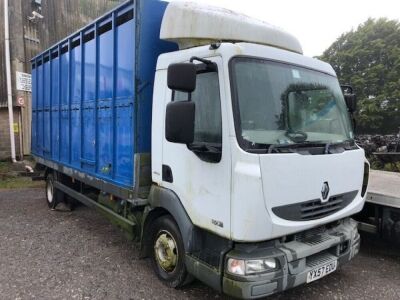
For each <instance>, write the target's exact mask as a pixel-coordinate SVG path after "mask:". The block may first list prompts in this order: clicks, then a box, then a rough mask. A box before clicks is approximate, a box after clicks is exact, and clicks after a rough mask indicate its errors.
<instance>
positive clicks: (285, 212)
mask: <svg viewBox="0 0 400 300" xmlns="http://www.w3.org/2000/svg"><path fill="white" fill-rule="evenodd" d="M357 193H358V191H352V192H349V193H344V194H340V195H335V196H332V197H330V198H329V200H328V201H327V202H325V203H323V202H322V201H321V200H320V199H315V200H310V201H306V202H302V203H295V204H290V205H284V206H278V207H274V208H272V211H273V212H274V213H275V214H276V215H277V216H278V217H280V218H282V219H285V220H289V221H310V220H317V219H321V218H324V217H327V216H329V215H332V214H334V213H336V212H338V211H339V210H342V209H343V208H345V207H346V206H348V205H349V204H350V203H351V202H352V201H353V200H354V198H355V197H356V196H357Z"/></svg>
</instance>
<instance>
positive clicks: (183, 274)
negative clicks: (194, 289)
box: [149, 215, 190, 288]
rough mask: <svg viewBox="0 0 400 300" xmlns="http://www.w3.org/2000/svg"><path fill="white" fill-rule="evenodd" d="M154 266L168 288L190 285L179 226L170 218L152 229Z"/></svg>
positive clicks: (159, 221)
mask: <svg viewBox="0 0 400 300" xmlns="http://www.w3.org/2000/svg"><path fill="white" fill-rule="evenodd" d="M149 233H150V237H151V239H150V241H151V244H150V245H151V246H150V251H151V256H150V257H151V261H152V266H153V269H154V271H155V273H156V274H157V276H158V278H159V279H160V280H161V281H162V282H163V283H164V284H165V285H166V286H168V287H172V288H178V287H181V286H183V285H185V284H186V283H188V279H189V278H190V276H188V273H187V270H186V265H185V249H184V246H183V240H182V236H181V233H180V231H179V228H178V225H177V224H176V223H175V221H174V220H173V219H172V217H170V216H168V215H167V216H162V217H160V218H158V219H157V220H155V221H154V223H153V224H152V226H151V228H150V232H149Z"/></svg>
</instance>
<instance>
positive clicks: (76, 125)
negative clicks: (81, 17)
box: [70, 46, 82, 168]
mask: <svg viewBox="0 0 400 300" xmlns="http://www.w3.org/2000/svg"><path fill="white" fill-rule="evenodd" d="M81 56H82V55H81V46H77V47H75V48H73V49H72V50H71V51H70V58H71V106H70V108H71V112H70V117H71V120H70V121H71V165H72V166H74V167H76V168H80V159H81V153H80V152H81V151H80V147H81V145H80V143H81V124H80V123H81V122H80V109H81V107H80V106H81V77H82V76H81V66H82V59H81Z"/></svg>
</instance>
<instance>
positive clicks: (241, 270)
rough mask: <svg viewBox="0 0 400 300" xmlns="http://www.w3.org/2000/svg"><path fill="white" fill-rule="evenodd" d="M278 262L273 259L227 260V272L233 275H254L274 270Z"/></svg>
mask: <svg viewBox="0 0 400 300" xmlns="http://www.w3.org/2000/svg"><path fill="white" fill-rule="evenodd" d="M277 267H278V262H277V260H276V259H275V258H266V259H252V260H242V259H234V258H229V259H228V264H227V271H228V272H229V273H231V274H233V275H255V274H259V273H265V272H270V271H273V270H276V269H277Z"/></svg>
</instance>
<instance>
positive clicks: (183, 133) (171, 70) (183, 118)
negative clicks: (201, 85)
mask: <svg viewBox="0 0 400 300" xmlns="http://www.w3.org/2000/svg"><path fill="white" fill-rule="evenodd" d="M196 77H197V69H196V65H195V64H193V63H179V64H171V65H170V66H169V67H168V80H167V81H168V87H169V88H170V89H171V90H172V91H173V93H174V94H175V92H176V91H179V92H184V93H188V101H172V102H171V103H169V104H168V105H167V112H166V118H165V137H166V139H167V141H168V142H171V143H177V144H186V145H189V144H192V143H193V141H194V121H195V112H196V104H195V103H194V102H192V101H190V96H189V94H190V93H192V92H193V91H194V90H195V89H196ZM173 97H174V96H173Z"/></svg>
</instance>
